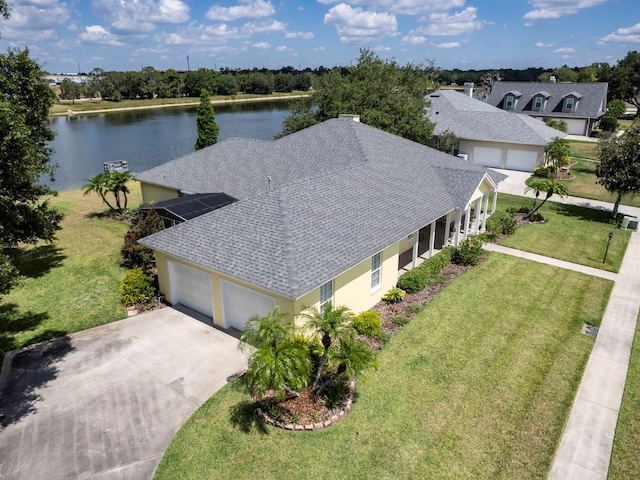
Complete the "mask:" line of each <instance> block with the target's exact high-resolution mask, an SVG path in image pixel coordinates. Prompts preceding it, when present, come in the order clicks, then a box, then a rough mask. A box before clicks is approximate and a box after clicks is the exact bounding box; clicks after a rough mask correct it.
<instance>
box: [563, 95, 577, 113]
mask: <svg viewBox="0 0 640 480" xmlns="http://www.w3.org/2000/svg"><path fill="white" fill-rule="evenodd" d="M575 103H576V99H575V98H573V97H567V98H565V99H564V109H565V110H567V111H569V112H570V111H572V110H573V107H574V106H575Z"/></svg>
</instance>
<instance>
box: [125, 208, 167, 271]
mask: <svg viewBox="0 0 640 480" xmlns="http://www.w3.org/2000/svg"><path fill="white" fill-rule="evenodd" d="M138 215H139V217H138V220H137V222H136V223H135V225H134V226H133V227H131V230H129V231H128V232H127V233H125V234H124V242H123V244H122V248H121V249H120V263H121V264H122V265H123V266H125V267H128V268H136V267H137V268H142V269H143V270H144V271H145V272H147V273H149V272H150V271H151V270H152V269H153V267H154V266H155V257H154V253H153V250H151V249H150V248H147V247H145V246H144V245H140V244H139V243H138V240H140V239H141V238H144V237H147V236H149V235H152V234H154V233H156V232H159V231H160V230H162V229H163V228H164V225H163V223H162V219H161V218H160V217H159V216H158V214H157V213H156V211H155V210H153V209H151V210H149V211H148V212H145V213H139V214H138Z"/></svg>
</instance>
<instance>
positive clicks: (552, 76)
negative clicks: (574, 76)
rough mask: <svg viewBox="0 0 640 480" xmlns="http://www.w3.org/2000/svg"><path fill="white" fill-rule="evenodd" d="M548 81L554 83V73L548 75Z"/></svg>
mask: <svg viewBox="0 0 640 480" xmlns="http://www.w3.org/2000/svg"><path fill="white" fill-rule="evenodd" d="M549 81H550V82H551V83H556V76H555V75H551V76H550V77H549Z"/></svg>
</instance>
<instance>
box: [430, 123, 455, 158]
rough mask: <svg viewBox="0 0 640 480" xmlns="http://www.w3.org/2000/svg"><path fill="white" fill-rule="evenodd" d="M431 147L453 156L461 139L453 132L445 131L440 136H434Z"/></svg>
mask: <svg viewBox="0 0 640 480" xmlns="http://www.w3.org/2000/svg"><path fill="white" fill-rule="evenodd" d="M430 143H431V144H430V145H429V146H430V147H433V148H435V149H436V150H440V151H441V152H444V153H449V154H453V151H454V149H455V148H457V147H458V144H459V143H460V139H459V138H458V137H457V136H456V134H455V133H453V132H452V131H451V130H448V129H447V130H445V131H444V132H442V133H441V134H440V135H434V136H433V140H432V141H431V142H430Z"/></svg>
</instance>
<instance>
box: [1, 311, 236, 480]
mask: <svg viewBox="0 0 640 480" xmlns="http://www.w3.org/2000/svg"><path fill="white" fill-rule="evenodd" d="M237 347H238V340H236V339H235V338H233V337H232V336H230V335H227V334H225V333H223V332H221V331H219V330H216V329H214V328H212V327H210V326H208V325H205V324H204V323H202V322H200V321H198V320H196V319H195V318H192V317H190V316H188V315H186V314H184V313H181V312H179V311H177V310H175V309H172V308H165V309H162V310H157V311H154V312H150V313H146V314H144V315H139V316H135V317H132V318H128V319H125V320H121V321H118V322H114V323H111V324H108V325H103V326H100V327H96V328H92V329H90V330H85V331H83V332H79V333H76V334H73V335H69V336H67V337H63V338H59V339H56V340H52V341H49V342H43V343H40V344H37V345H32V346H30V347H27V348H24V349H21V350H15V351H13V352H9V353H8V354H7V356H6V357H5V361H4V365H3V369H2V375H1V376H0V425H1V427H0V428H1V430H0V479H11V480H21V479H30V480H31V479H44V478H47V479H74V478H83V479H105V480H106V479H109V480H114V479H150V478H152V477H153V473H154V472H155V469H156V467H157V465H158V463H159V462H160V459H161V458H162V455H163V454H164V451H165V450H166V448H167V447H168V445H169V443H170V442H171V440H172V438H173V436H174V435H175V433H176V432H177V430H178V429H179V428H180V426H181V425H182V424H183V423H184V421H185V420H186V419H187V418H188V417H189V416H190V415H191V414H192V413H193V412H194V411H195V410H196V409H197V408H198V407H199V406H200V405H201V404H202V403H203V402H204V401H205V400H207V399H208V398H209V397H210V396H211V395H212V394H213V393H215V392H216V391H217V390H218V389H220V388H221V387H222V386H223V385H224V384H225V383H227V381H228V379H230V378H231V377H233V376H234V375H236V374H238V373H240V372H241V371H242V370H243V369H244V368H246V357H245V355H243V354H242V353H241V352H240V351H239V350H238V348H237Z"/></svg>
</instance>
